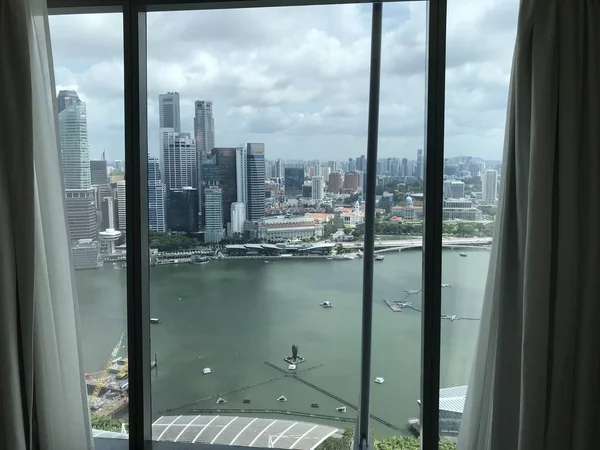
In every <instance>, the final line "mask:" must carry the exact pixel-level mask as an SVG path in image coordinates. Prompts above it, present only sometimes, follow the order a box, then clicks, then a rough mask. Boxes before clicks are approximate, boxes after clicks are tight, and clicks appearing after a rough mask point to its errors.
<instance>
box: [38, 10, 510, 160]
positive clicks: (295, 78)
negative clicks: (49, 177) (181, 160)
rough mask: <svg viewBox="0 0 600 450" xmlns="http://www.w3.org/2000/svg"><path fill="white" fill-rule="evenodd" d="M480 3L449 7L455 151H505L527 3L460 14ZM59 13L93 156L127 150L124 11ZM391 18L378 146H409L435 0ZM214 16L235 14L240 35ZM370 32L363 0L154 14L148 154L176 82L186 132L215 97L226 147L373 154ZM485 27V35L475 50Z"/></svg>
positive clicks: (420, 127)
mask: <svg viewBox="0 0 600 450" xmlns="http://www.w3.org/2000/svg"><path fill="white" fill-rule="evenodd" d="M476 4H478V2H476V1H475V0H459V1H457V2H456V3H454V4H453V5H450V7H449V11H448V15H449V29H448V33H449V34H448V58H447V61H448V71H447V80H448V81H447V83H448V84H447V90H446V93H447V96H446V98H447V102H446V106H447V108H446V114H447V117H446V125H447V126H446V136H447V139H446V143H445V147H446V148H445V154H446V156H449V157H453V156H460V155H473V156H477V157H482V158H483V159H485V160H496V161H499V160H501V157H502V147H503V141H504V125H505V107H506V100H507V94H506V93H507V91H508V79H509V74H510V60H511V55H512V45H511V44H510V43H511V42H512V41H513V40H514V32H515V29H516V27H515V23H516V12H517V8H518V2H516V1H503V2H501V1H492V0H490V1H489V2H487V3H486V8H485V14H480V15H474V14H464V12H465V11H469V10H471V9H472V7H473V6H474V5H476ZM335 17H339V18H341V19H337V20H333V19H334V18H335ZM74 21H76V23H77V24H78V26H79V27H80V28H81V30H82V36H81V39H78V40H77V41H78V42H73V40H72V39H71V37H70V36H69V34H70V30H72V29H73V26H72V25H73V22H74ZM50 22H51V26H52V39H53V49H54V53H55V55H54V56H55V58H54V62H55V65H56V70H55V76H56V83H57V86H58V89H59V90H60V89H75V90H77V92H78V93H79V95H80V97H81V99H82V100H83V101H86V102H87V103H88V104H89V105H90V106H89V108H88V116H89V118H90V130H89V131H90V150H91V155H92V157H93V158H94V159H97V158H99V155H100V154H101V152H102V151H103V150H105V151H106V157H107V159H108V160H115V159H121V160H122V159H124V158H123V146H124V131H123V94H122V92H123V78H122V61H123V55H122V48H123V42H122V39H123V38H122V17H121V15H120V14H106V15H93V16H90V15H81V16H77V17H73V18H70V17H59V16H52V17H50ZM384 22H385V27H384V36H383V48H382V80H381V81H382V83H381V89H382V91H381V123H380V125H381V127H380V142H379V155H380V156H381V157H400V158H402V157H409V156H411V155H412V154H413V151H414V149H417V148H424V147H425V146H424V109H423V108H424V98H425V96H424V87H425V56H424V55H425V39H424V35H425V30H426V20H425V4H423V3H422V2H414V3H413V2H409V3H399V4H386V5H384ZM215 23H220V24H223V23H225V24H227V23H230V24H232V26H233V24H236V25H235V33H232V30H230V29H228V27H225V28H223V27H221V28H223V29H215V26H214V24H215ZM492 25H493V26H492ZM107 30H109V31H110V32H108V33H107ZM289 30H294V32H293V33H289ZM369 30H370V10H369V8H367V7H365V6H364V5H333V6H323V7H288V8H275V9H274V10H272V11H271V10H270V11H268V12H266V11H261V10H258V9H252V8H248V9H243V10H224V11H186V12H185V13H175V12H173V13H150V14H149V16H148V100H149V102H148V103H149V104H148V124H149V137H150V142H149V153H150V155H151V156H159V143H158V142H157V140H156V138H155V136H157V134H158V125H159V104H158V95H159V94H160V93H165V92H169V91H177V92H179V93H180V96H181V131H183V132H189V133H190V134H192V135H193V133H194V129H193V118H194V101H195V100H197V99H208V100H210V101H212V102H213V108H214V111H213V114H214V117H215V118H217V119H218V121H219V127H220V129H221V130H223V131H225V130H227V134H226V135H225V134H223V135H222V136H221V138H222V139H220V140H218V141H217V142H216V145H219V146H224V147H233V146H236V145H237V144H239V143H240V142H244V141H246V142H264V143H265V145H266V147H267V148H268V149H269V157H270V158H273V159H277V158H283V159H300V158H302V159H314V158H317V157H319V155H327V156H326V158H327V159H340V160H341V159H344V157H346V158H347V156H346V154H349V155H354V154H359V155H360V154H364V153H366V128H367V94H368V64H369V58H368V52H369V39H370V32H369ZM481 33H485V35H486V37H487V39H486V42H484V43H481V45H479V46H477V49H474V48H473V46H472V45H470V42H472V41H473V40H474V39H477V36H479V35H480V34H481ZM234 35H235V36H234ZM100 43H101V45H100ZM500 43H501V44H502V45H500ZM323 61H328V64H323ZM340 80H343V82H341V83H340Z"/></svg>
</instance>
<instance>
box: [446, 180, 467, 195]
mask: <svg viewBox="0 0 600 450" xmlns="http://www.w3.org/2000/svg"><path fill="white" fill-rule="evenodd" d="M444 197H445V198H464V197H465V183H463V182H462V181H454V180H448V181H444Z"/></svg>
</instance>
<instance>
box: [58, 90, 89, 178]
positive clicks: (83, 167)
mask: <svg viewBox="0 0 600 450" xmlns="http://www.w3.org/2000/svg"><path fill="white" fill-rule="evenodd" d="M65 101H66V99H65ZM70 102H71V103H70V104H69V106H67V107H66V108H65V109H63V110H62V111H61V112H60V113H58V125H59V132H60V152H61V160H62V170H63V181H64V186H65V189H89V188H90V186H91V184H92V183H91V173H90V148H89V143H88V132H87V113H86V106H85V103H83V102H81V101H75V100H74V99H71V100H70Z"/></svg>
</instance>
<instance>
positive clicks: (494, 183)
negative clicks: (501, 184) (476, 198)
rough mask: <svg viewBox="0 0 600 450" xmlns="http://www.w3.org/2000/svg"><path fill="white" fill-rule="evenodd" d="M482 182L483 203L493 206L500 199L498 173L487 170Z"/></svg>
mask: <svg viewBox="0 0 600 450" xmlns="http://www.w3.org/2000/svg"><path fill="white" fill-rule="evenodd" d="M482 182H483V183H482V184H483V185H482V188H483V195H482V197H483V201H484V202H485V203H486V204H488V205H493V204H494V203H495V202H496V199H497V198H498V171H497V170H494V169H488V170H486V171H485V172H484V174H483V180H482Z"/></svg>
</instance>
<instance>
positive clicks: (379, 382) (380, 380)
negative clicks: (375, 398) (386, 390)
mask: <svg viewBox="0 0 600 450" xmlns="http://www.w3.org/2000/svg"><path fill="white" fill-rule="evenodd" d="M384 381H385V380H384V379H383V377H377V378H375V383H377V384H383V382H384Z"/></svg>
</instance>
